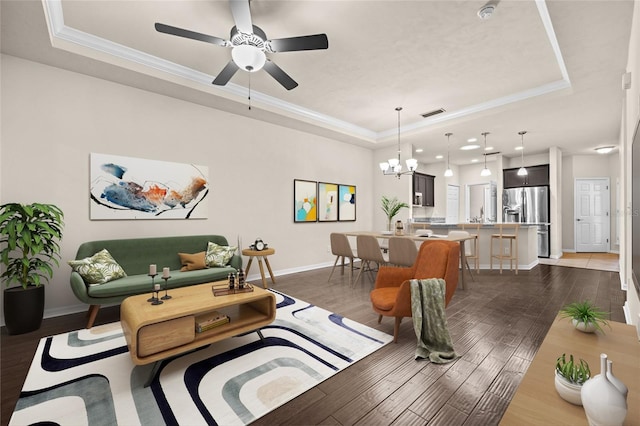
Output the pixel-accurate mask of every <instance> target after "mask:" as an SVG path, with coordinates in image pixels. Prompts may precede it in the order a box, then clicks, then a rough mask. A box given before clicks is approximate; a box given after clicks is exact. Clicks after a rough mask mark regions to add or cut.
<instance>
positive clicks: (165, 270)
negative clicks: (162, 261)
mask: <svg viewBox="0 0 640 426" xmlns="http://www.w3.org/2000/svg"><path fill="white" fill-rule="evenodd" d="M170 276H171V274H170V273H169V268H167V267H166V266H165V267H164V268H162V278H169V277H170Z"/></svg>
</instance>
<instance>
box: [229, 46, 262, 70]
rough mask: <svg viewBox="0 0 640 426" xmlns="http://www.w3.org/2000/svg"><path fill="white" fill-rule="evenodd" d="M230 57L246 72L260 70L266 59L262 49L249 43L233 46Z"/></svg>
mask: <svg viewBox="0 0 640 426" xmlns="http://www.w3.org/2000/svg"><path fill="white" fill-rule="evenodd" d="M231 58H232V59H233V62H235V64H236V65H237V66H238V67H239V68H241V69H243V70H245V71H248V72H256V71H260V70H261V69H262V67H263V66H264V64H265V62H266V61H267V56H266V55H265V54H264V52H263V51H262V50H260V49H258V48H257V47H255V46H251V45H249V44H242V45H240V46H235V47H234V48H233V50H232V51H231Z"/></svg>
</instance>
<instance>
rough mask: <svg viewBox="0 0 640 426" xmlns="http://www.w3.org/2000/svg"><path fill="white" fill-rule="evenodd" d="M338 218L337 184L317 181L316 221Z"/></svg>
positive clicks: (329, 220)
mask: <svg viewBox="0 0 640 426" xmlns="http://www.w3.org/2000/svg"><path fill="white" fill-rule="evenodd" d="M337 220H338V184H335V183H325V182H318V221H319V222H334V221H337Z"/></svg>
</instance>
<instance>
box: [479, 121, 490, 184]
mask: <svg viewBox="0 0 640 426" xmlns="http://www.w3.org/2000/svg"><path fill="white" fill-rule="evenodd" d="M488 134H489V132H483V133H481V135H482V136H484V169H482V171H481V172H480V176H483V177H486V176H491V170H489V169H488V168H487V135H488Z"/></svg>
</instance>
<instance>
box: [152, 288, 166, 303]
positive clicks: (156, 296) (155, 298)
mask: <svg viewBox="0 0 640 426" xmlns="http://www.w3.org/2000/svg"><path fill="white" fill-rule="evenodd" d="M154 293H155V295H154V296H153V297H152V298H151V304H152V305H162V304H163V303H164V302H163V301H162V300H160V299H159V298H158V290H155V291H154Z"/></svg>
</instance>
